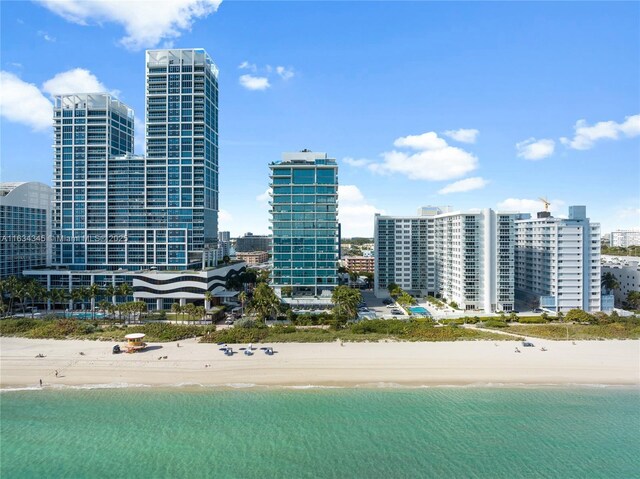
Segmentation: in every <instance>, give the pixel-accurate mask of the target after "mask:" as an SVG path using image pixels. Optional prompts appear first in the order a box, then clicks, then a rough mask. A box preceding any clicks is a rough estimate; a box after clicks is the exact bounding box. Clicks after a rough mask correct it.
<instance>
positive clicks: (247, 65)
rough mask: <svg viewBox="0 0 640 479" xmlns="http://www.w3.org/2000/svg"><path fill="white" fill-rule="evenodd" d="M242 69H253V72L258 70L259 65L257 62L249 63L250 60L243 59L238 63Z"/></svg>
mask: <svg viewBox="0 0 640 479" xmlns="http://www.w3.org/2000/svg"><path fill="white" fill-rule="evenodd" d="M238 68H239V69H240V70H251V71H252V72H256V71H258V67H256V64H255V63H249V62H248V61H246V60H245V61H243V62H242V63H241V64H240V65H238Z"/></svg>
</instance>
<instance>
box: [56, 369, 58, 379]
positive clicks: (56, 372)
mask: <svg viewBox="0 0 640 479" xmlns="http://www.w3.org/2000/svg"><path fill="white" fill-rule="evenodd" d="M56 377H58V370H57V369H56Z"/></svg>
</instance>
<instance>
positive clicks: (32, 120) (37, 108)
mask: <svg viewBox="0 0 640 479" xmlns="http://www.w3.org/2000/svg"><path fill="white" fill-rule="evenodd" d="M52 109H53V104H52V103H51V102H50V101H49V100H48V99H47V98H46V97H45V96H44V95H43V94H42V92H41V91H40V90H39V89H38V87H37V86H35V85H34V84H32V83H27V82H25V81H23V80H21V79H20V78H18V77H17V76H16V75H14V74H13V73H9V72H6V71H0V115H2V116H3V117H4V118H6V119H7V120H9V121H12V122H16V123H22V124H23V125H27V126H30V127H31V128H32V129H34V130H49V129H51V128H52V125H53V119H52V118H53V110H52Z"/></svg>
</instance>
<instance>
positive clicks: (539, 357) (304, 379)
mask: <svg viewBox="0 0 640 479" xmlns="http://www.w3.org/2000/svg"><path fill="white" fill-rule="evenodd" d="M532 341H533V342H534V343H535V347H533V348H526V347H523V346H522V344H521V343H520V342H519V341H499V342H493V341H456V342H381V343H344V346H341V345H340V343H336V342H334V343H274V344H269V346H273V347H274V350H275V351H276V354H275V355H273V356H267V355H265V354H264V353H263V351H261V350H260V349H259V348H260V347H263V345H262V344H256V345H255V346H254V348H258V349H255V350H254V354H253V356H245V355H244V354H242V351H239V348H241V347H246V346H247V345H246V344H245V345H230V346H232V347H233V348H234V350H235V351H236V352H238V353H239V354H235V355H234V356H233V357H226V356H225V355H224V354H223V353H222V352H221V351H219V348H220V346H218V345H215V344H206V343H197V342H196V341H195V340H193V339H189V340H186V341H177V342H168V343H152V344H149V348H148V350H146V351H144V352H141V353H135V354H124V353H123V354H119V355H114V354H112V353H111V348H112V346H113V345H114V344H115V343H114V342H106V341H105V342H101V341H83V340H39V339H25V338H13V337H2V338H0V391H2V392H8V391H11V390H40V389H42V390H58V389H60V390H62V389H116V388H135V387H143V388H144V387H151V388H191V387H193V388H197V389H198V390H206V389H252V388H253V389H255V388H268V389H298V390H302V389H329V388H358V389H367V388H370V389H385V388H392V389H399V388H438V387H440V388H446V387H451V388H455V387H476V388H487V387H488V388H492V387H499V388H510V387H524V388H526V387H544V388H547V387H549V388H553V387H569V388H573V387H633V388H638V387H640V341H638V340H610V341H576V342H575V345H574V344H573V342H572V341H569V342H566V341H551V340H540V339H535V340H532ZM178 343H179V344H180V347H178V346H177V344H178ZM515 347H518V348H519V349H520V351H521V352H520V353H516V352H515ZM541 347H545V348H546V349H547V351H541V349H540V348H541ZM80 352H83V353H84V354H83V355H81V354H80ZM37 354H44V355H45V357H44V358H36V357H35V356H36V355H37ZM165 356H166V357H167V359H158V358H163V357H165ZM55 371H58V377H56V376H55ZM40 379H42V381H43V387H42V388H40V386H39V380H40Z"/></svg>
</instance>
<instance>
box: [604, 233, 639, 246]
mask: <svg viewBox="0 0 640 479" xmlns="http://www.w3.org/2000/svg"><path fill="white" fill-rule="evenodd" d="M609 245H610V246H619V247H622V248H627V247H629V246H640V230H617V231H614V232H612V233H611V234H610V235H609Z"/></svg>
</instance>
